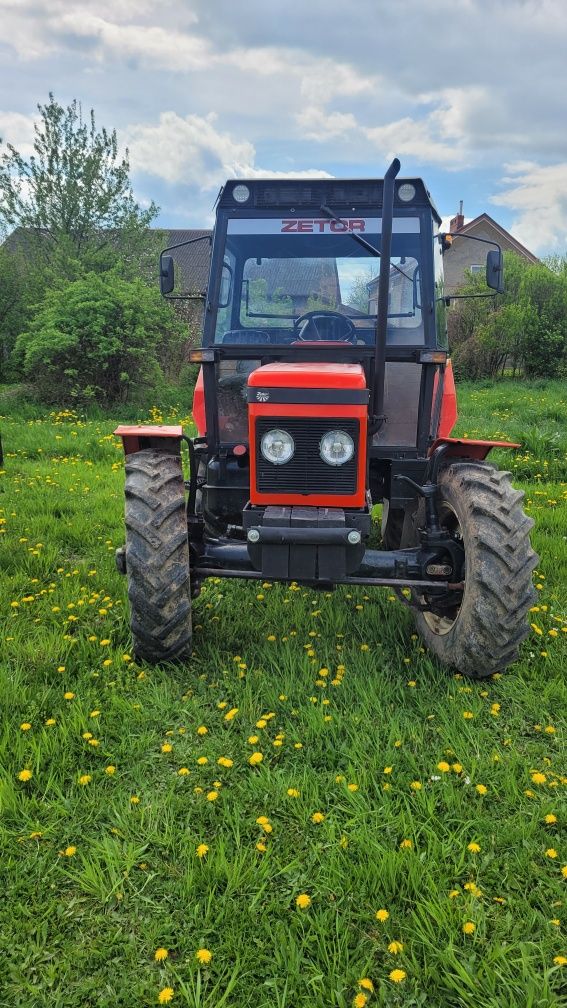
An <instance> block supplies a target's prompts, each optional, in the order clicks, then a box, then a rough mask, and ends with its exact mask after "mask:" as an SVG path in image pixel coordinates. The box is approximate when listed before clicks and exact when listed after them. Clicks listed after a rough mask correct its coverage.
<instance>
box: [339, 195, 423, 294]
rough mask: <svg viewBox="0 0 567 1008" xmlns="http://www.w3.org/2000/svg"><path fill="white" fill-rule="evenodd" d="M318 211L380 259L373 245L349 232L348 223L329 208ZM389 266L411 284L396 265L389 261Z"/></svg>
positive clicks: (410, 280)
mask: <svg viewBox="0 0 567 1008" xmlns="http://www.w3.org/2000/svg"><path fill="white" fill-rule="evenodd" d="M319 209H320V210H321V213H324V214H325V217H328V218H329V220H332V221H336V223H337V224H344V225H345V232H344V233H345V234H349V235H350V237H351V238H354V240H355V241H357V242H358V244H359V245H362V247H363V248H365V249H368V251H369V252H372V255H375V256H378V258H379V259H381V258H382V256H381V255H380V252H379V251H378V249H377V248H375V247H374V245H371V244H370V242H367V241H366V238H362V236H361V235H359V234H358V231H349V228H348V221H345V220H343V219H342V218H341V217H337V215H336V213H334V212H333V211H332V210H331V208H330V207H328V206H322V207H319ZM390 266H391V267H392V268H393V269H395V270H396V272H397V273H401V275H402V276H403V277H405V278H406V280H409V282H410V283H413V279H412V277H410V276H408V274H407V273H404V271H403V270H401V269H400V267H399V266H396V264H395V263H393V262H392V260H391V259H390Z"/></svg>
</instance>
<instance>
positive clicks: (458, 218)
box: [449, 200, 465, 234]
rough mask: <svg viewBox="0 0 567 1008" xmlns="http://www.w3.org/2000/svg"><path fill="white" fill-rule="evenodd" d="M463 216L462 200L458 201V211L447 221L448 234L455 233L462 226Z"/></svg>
mask: <svg viewBox="0 0 567 1008" xmlns="http://www.w3.org/2000/svg"><path fill="white" fill-rule="evenodd" d="M464 223H465V218H464V217H463V201H462V200H461V201H460V203H459V212H458V214H455V216H454V217H453V218H452V220H451V221H450V222H449V234H456V232H457V231H460V230H461V228H462V227H463V226H464Z"/></svg>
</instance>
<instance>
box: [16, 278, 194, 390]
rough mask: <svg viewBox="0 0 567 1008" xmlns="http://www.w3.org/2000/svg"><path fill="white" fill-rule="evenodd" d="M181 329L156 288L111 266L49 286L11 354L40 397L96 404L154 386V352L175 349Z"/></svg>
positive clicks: (158, 371) (156, 376)
mask: <svg viewBox="0 0 567 1008" xmlns="http://www.w3.org/2000/svg"><path fill="white" fill-rule="evenodd" d="M182 343H183V335H182V327H181V325H180V323H179V322H178V321H177V319H176V318H175V315H174V313H173V311H172V309H171V308H170V306H169V305H168V304H166V303H165V302H164V301H162V300H161V298H160V295H159V293H158V292H157V291H154V290H152V289H150V288H148V287H147V286H146V285H145V284H144V283H143V281H142V280H133V281H126V280H123V279H121V277H120V276H118V274H117V273H116V272H115V271H110V272H107V273H102V274H97V273H87V274H85V275H84V276H83V277H81V278H80V279H78V280H75V281H74V282H72V283H70V284H61V285H58V286H56V287H54V288H52V289H51V290H48V291H47V292H46V294H45V296H44V298H43V301H42V303H41V304H40V305H39V306H38V310H37V312H36V314H35V317H34V319H33V321H32V322H31V323H30V325H29V326H28V328H27V331H26V332H23V333H21V334H20V336H18V338H17V341H16V348H15V355H16V358H17V359H18V361H19V363H20V366H21V368H22V371H23V373H24V375H25V376H26V377H27V378H28V379H29V381H30V382H33V384H34V385H35V387H36V388H37V390H38V392H39V394H40V395H41V396H42V398H44V399H46V400H48V401H50V402H57V401H60V400H62V399H66V400H68V399H69V397H72V398H73V399H74V400H75V401H77V402H86V401H89V400H94V401H96V402H99V403H100V404H101V405H108V404H111V403H114V402H126V401H127V400H128V399H131V398H132V397H133V396H134V395H135V393H136V392H137V391H138V390H139V389H144V390H146V391H147V390H148V389H152V388H155V387H156V385H158V384H159V382H160V380H161V377H162V372H161V368H160V365H159V363H158V353H159V355H160V356H162V357H163V355H164V353H167V349H168V347H169V348H170V352H171V354H172V355H173V354H178V353H179V348H180V346H181V344H182Z"/></svg>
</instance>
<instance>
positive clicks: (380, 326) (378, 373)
mask: <svg viewBox="0 0 567 1008" xmlns="http://www.w3.org/2000/svg"><path fill="white" fill-rule="evenodd" d="M399 170H400V162H399V159H398V158H394V160H393V161H392V164H391V165H390V167H389V168H388V171H387V172H386V174H385V175H384V189H383V193H382V242H381V246H380V274H379V279H378V309H377V311H376V350H375V354H374V379H373V382H372V408H371V413H370V428H369V434H370V435H373V434H376V432H377V431H379V430H380V428H381V427H382V425H383V423H384V421H385V420H386V417H385V416H384V384H385V380H386V333H387V329H388V293H389V290H390V251H391V248H392V222H393V217H394V179H395V178H396V175H397V174H398V172H399Z"/></svg>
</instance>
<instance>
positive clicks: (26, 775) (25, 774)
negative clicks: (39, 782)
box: [18, 770, 33, 784]
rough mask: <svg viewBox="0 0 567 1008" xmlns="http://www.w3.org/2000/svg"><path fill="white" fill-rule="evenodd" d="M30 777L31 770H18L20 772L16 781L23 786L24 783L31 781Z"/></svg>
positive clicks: (31, 775)
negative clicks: (21, 782)
mask: <svg viewBox="0 0 567 1008" xmlns="http://www.w3.org/2000/svg"><path fill="white" fill-rule="evenodd" d="M32 777H33V774H32V772H31V770H20V772H19V774H18V780H21V781H23V782H24V784H25V782H26V781H29V780H31V779H32Z"/></svg>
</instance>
